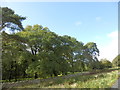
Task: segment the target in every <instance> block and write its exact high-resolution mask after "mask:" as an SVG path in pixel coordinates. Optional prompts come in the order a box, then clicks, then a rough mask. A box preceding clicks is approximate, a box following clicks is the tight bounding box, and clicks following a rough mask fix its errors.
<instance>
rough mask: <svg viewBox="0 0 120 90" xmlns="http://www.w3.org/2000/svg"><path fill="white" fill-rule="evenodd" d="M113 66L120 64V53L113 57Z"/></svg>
mask: <svg viewBox="0 0 120 90" xmlns="http://www.w3.org/2000/svg"><path fill="white" fill-rule="evenodd" d="M112 66H113V67H117V66H120V54H119V55H118V56H116V57H115V58H114V59H113V61H112Z"/></svg>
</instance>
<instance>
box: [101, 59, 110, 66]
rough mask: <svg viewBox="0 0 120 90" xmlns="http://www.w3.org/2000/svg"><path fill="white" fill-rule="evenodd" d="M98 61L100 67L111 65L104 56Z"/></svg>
mask: <svg viewBox="0 0 120 90" xmlns="http://www.w3.org/2000/svg"><path fill="white" fill-rule="evenodd" d="M100 63H101V68H111V67H112V63H111V62H110V61H109V60H107V59H106V58H105V59H101V60H100Z"/></svg>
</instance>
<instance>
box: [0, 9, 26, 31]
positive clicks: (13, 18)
mask: <svg viewBox="0 0 120 90" xmlns="http://www.w3.org/2000/svg"><path fill="white" fill-rule="evenodd" d="M25 19H26V18H25V17H22V16H20V15H18V14H15V12H14V11H13V10H12V9H10V8H8V7H2V26H1V27H0V30H3V29H5V28H9V29H10V30H11V31H14V30H23V26H22V23H21V21H23V20H25Z"/></svg>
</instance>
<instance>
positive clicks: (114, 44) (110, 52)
mask: <svg viewBox="0 0 120 90" xmlns="http://www.w3.org/2000/svg"><path fill="white" fill-rule="evenodd" d="M106 38H109V40H110V42H109V43H108V44H107V45H104V46H103V47H102V48H100V49H99V50H100V57H99V59H102V58H107V59H108V60H110V61H112V60H113V59H114V58H115V57H116V56H117V55H118V31H114V32H111V33H108V34H107V35H106ZM103 43H104V42H103Z"/></svg>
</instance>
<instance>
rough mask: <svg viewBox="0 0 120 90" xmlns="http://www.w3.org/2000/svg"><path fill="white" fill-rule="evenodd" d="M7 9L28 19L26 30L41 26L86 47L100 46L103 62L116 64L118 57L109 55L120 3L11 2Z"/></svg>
mask: <svg viewBox="0 0 120 90" xmlns="http://www.w3.org/2000/svg"><path fill="white" fill-rule="evenodd" d="M3 6H8V7H9V8H11V9H13V10H14V11H15V12H16V13H17V14H19V15H22V16H26V17H27V19H26V20H25V21H23V26H24V27H25V26H26V25H34V24H40V25H42V26H43V27H48V28H49V29H50V30H51V31H53V32H55V33H57V34H58V35H69V36H72V37H75V38H76V39H77V40H78V41H82V42H83V43H85V44H86V43H87V42H96V43H97V45H98V48H99V49H100V52H101V53H100V55H101V57H100V59H101V58H107V59H110V60H112V59H113V58H114V57H115V56H116V55H113V56H111V55H112V54H113V52H111V53H110V54H109V53H108V54H106V53H105V51H107V50H109V49H110V48H112V47H113V46H110V45H111V44H112V43H113V42H114V41H115V40H116V38H115V37H116V35H117V34H116V33H117V30H118V3H117V2H14V3H11V2H9V3H5V4H4V5H3ZM111 34H112V35H111ZM108 47H109V48H108ZM115 47H117V46H115ZM106 48H108V49H106ZM105 49H106V50H105ZM103 51H104V52H103ZM110 51H112V50H111V49H110ZM110 51H108V52H110ZM115 52H116V51H115ZM103 53H104V54H103ZM110 57H111V58H110Z"/></svg>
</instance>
